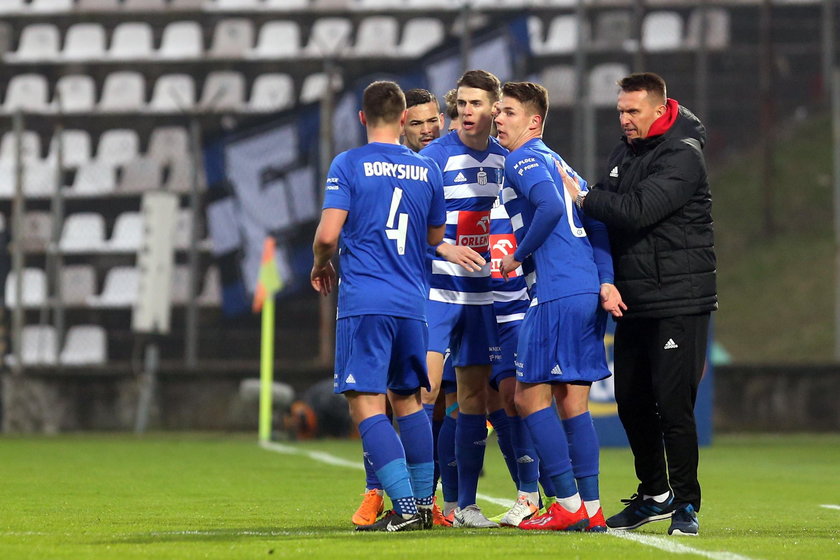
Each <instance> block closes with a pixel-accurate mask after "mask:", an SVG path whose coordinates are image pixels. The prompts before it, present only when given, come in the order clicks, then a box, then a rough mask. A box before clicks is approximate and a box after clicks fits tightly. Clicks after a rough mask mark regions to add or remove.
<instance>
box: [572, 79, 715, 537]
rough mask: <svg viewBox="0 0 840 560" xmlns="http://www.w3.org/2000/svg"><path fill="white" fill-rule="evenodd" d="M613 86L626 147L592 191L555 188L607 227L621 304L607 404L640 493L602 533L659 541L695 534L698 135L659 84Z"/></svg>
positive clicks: (702, 294)
mask: <svg viewBox="0 0 840 560" xmlns="http://www.w3.org/2000/svg"><path fill="white" fill-rule="evenodd" d="M619 87H620V88H621V90H620V92H619V94H618V112H619V119H620V122H621V127H622V130H623V132H624V137H623V138H622V141H621V143H620V144H619V145H618V146H617V147H616V148H615V150H613V152H612V155H611V156H610V159H609V163H608V165H607V170H606V172H607V176H606V177H604V178H603V179H602V180H601V181H600V182H599V183H598V184H596V185H595V186H594V187H593V188H592V190H591V191H590V192H585V191H584V192H581V191H580V189H579V188H578V185H577V183H576V182H575V181H574V180H572V179H569V178H568V176H566V177H564V184H565V186H566V188H567V190H569V192H570V194H571V195H572V196H573V197H574V200H575V202H576V204H577V205H578V207H579V208H581V209H582V210H583V211H584V212H586V213H587V214H588V215H590V216H592V217H594V218H596V219H598V220H600V221H602V222H604V223H605V224H606V225H607V228H608V230H609V234H610V242H611V244H612V255H613V264H614V267H615V285H616V287H617V288H618V290H619V292H620V293H621V296H622V298H623V301H624V304H625V305H626V311H625V312H624V316H623V317H622V318H621V319H619V320H618V324H617V327H616V332H615V398H616V402H617V403H618V414H619V417H620V418H621V422H622V424H623V425H624V429H625V431H626V432H627V438H628V440H629V441H630V447H631V448H632V450H633V455H634V457H635V463H636V476H637V477H638V478H639V481H640V484H639V488H638V492H637V494H635V495H634V496H633V497H632V498H631V499H630V500H625V503H626V504H627V507H626V508H625V509H624V510H623V511H622V512H620V513H618V514H616V515H614V516H612V517H610V518H609V519H608V520H607V525H608V526H609V527H612V528H615V529H635V528H636V527H638V526H640V525H643V524H644V523H647V522H649V521H657V520H660V519H667V518H671V526H670V528H669V529H668V534H676V535H683V534H688V535H695V534H697V533H698V531H699V525H698V522H697V515H696V511H699V510H700V484H699V483H698V481H697V462H698V450H697V429H696V425H695V422H694V402H695V400H696V396H697V387H698V385H699V383H700V378H701V376H702V374H703V368H704V365H705V355H706V346H707V338H708V328H709V316H710V312H711V311H713V310H715V309H716V308H717V293H716V288H715V252H714V238H713V232H712V229H713V228H712V214H711V209H712V197H711V192H710V190H709V182H708V179H707V177H706V165H705V162H704V160H703V152H702V149H703V145H704V143H705V140H706V132H705V129H704V127H703V125H702V123H701V122H700V121H699V120H698V119H697V117H696V116H694V115H693V114H692V113H691V112H690V111H688V110H687V109H685V108H684V107H680V106H679V104H678V103H677V102H676V101H674V100H673V99H668V98H667V96H666V90H665V82H664V80H662V78H661V77H659V76H657V75H656V74H652V73H642V74H632V75H630V76H627V77H626V78H624V79H623V80H621V81H620V82H619ZM666 458H667V463H666ZM666 465H667V466H666Z"/></svg>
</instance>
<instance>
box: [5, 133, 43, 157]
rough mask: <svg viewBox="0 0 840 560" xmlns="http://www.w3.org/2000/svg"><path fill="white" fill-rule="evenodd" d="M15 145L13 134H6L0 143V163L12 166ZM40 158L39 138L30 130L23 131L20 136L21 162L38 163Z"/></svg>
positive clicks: (15, 155)
mask: <svg viewBox="0 0 840 560" xmlns="http://www.w3.org/2000/svg"><path fill="white" fill-rule="evenodd" d="M16 145H17V143H16V141H15V136H14V133H12V132H6V133H4V134H3V140H2V141H0V162H2V163H6V164H12V163H14V162H15V159H16V157H17V147H16ZM40 158H41V138H40V136H38V134H37V133H36V132H34V131H32V130H24V131H23V134H22V136H21V160H22V161H23V162H24V163H30V162H33V161H38V160H39V159H40Z"/></svg>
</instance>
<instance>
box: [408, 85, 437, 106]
mask: <svg viewBox="0 0 840 560" xmlns="http://www.w3.org/2000/svg"><path fill="white" fill-rule="evenodd" d="M437 102H438V100H437V97H435V94H434V93H432V92H431V91H429V90H427V89H423V88H414V89H407V90H405V108H406V109H411V108H412V107H414V106H415V105H425V104H426V103H434V104H435V105H437Z"/></svg>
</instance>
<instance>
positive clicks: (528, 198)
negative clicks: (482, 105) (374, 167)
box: [496, 82, 623, 531]
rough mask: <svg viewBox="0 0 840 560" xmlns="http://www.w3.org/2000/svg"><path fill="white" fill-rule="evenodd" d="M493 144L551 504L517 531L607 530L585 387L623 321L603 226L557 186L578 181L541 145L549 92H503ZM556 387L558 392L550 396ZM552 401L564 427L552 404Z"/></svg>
mask: <svg viewBox="0 0 840 560" xmlns="http://www.w3.org/2000/svg"><path fill="white" fill-rule="evenodd" d="M499 109H500V112H499V114H498V116H497V117H496V128H497V131H498V137H499V141H500V142H501V143H502V145H503V146H505V147H507V148H508V149H509V150H511V153H510V154H509V155H508V157H507V159H506V162H505V177H506V183H505V189H504V192H503V193H502V197H503V200H504V203H505V207H506V209H507V211H508V214H509V215H510V217H511V223H512V225H513V228H514V232H515V235H516V239H517V241H518V247H517V249H516V251H515V252H513V253H512V254H509V255H505V256H504V257H503V258H502V261H501V263H500V267H499V268H500V271H501V273H502V275H503V276H509V275H510V274H511V273H512V272H513V271H514V270H516V268H518V267H519V266H520V265H521V266H522V268H523V271H524V273H525V277H526V281H527V283H528V286H529V292H530V296H531V306H530V307H529V308H528V311H527V313H526V315H525V319H524V321H523V324H522V329H521V331H520V338H519V345H518V351H517V367H516V375H517V387H516V396H515V401H516V408H517V410H518V412H519V415H520V416H521V417H522V421H523V423H524V424H525V425H526V427H527V429H528V431H529V432H530V434H531V437H532V439H533V442H534V446H535V447H536V450H537V454H538V455H539V459H540V470H541V471H542V472H543V474H544V475H546V476H548V477H549V478H550V479H551V481H552V483H553V484H554V487H555V490H556V493H557V502H555V503H553V504H552V505H551V507H549V508H548V510H547V511H546V513H545V514H544V515H542V516H537V517H532V518H531V519H528V520H526V521H523V522H522V523H520V525H519V527H520V528H521V529H549V530H586V529H589V530H593V531H602V530H606V524H605V522H604V517H603V512H602V511H601V507H600V498H599V495H598V470H599V451H598V439H597V435H596V433H595V428H594V426H593V424H592V418H591V416H590V414H589V410H588V402H589V388H590V386H591V384H592V383H593V382H595V381H598V380H600V379H604V378H605V377H607V376H609V375H610V371H609V369H608V368H607V363H606V355H605V352H604V341H603V338H604V332H605V328H606V313H605V312H604V311H602V309H601V308H603V309H604V310H607V311H610V312H612V313H613V314H614V315H621V312H622V307H623V302H622V301H621V296H620V294H619V293H618V291H617V290H616V289H615V286H613V284H612V282H613V271H612V260H611V258H610V252H609V242H608V238H607V237H606V229H605V228H604V226H603V224H600V223H599V222H596V221H594V220H591V221H590V220H583V221H582V217H581V214H579V213H578V211H577V208H576V207H575V206H574V204H573V202H572V200H571V197H570V196H568V194H567V193H566V191H565V189H564V188H563V180H562V178H561V175H560V169H561V168H563V169H566V170H567V172H568V173H570V174H572V175H576V174H575V173H574V171H573V170H572V169H571V168H570V167H568V165H567V164H566V162H564V161H563V159H562V158H561V157H560V156H559V155H558V154H557V153H555V152H553V151H551V150H550V149H549V148H548V147H547V146H546V145H545V144H544V143H543V141H542V131H543V126H544V123H545V116H546V113H547V112H548V92H547V91H546V89H545V88H544V87H542V86H541V85H538V84H534V83H530V82H510V83H507V84H505V85H504V87H503V88H502V100H501V102H500V104H499ZM553 385H559V387H558V388H557V389H556V390H554V391H553ZM553 394H554V395H555V396H556V397H558V402H557V406H558V409H559V410H560V415H561V416H562V418H563V420H562V422H561V420H560V418H559V417H558V415H557V413H556V411H555V410H554V407H553V406H552V396H553Z"/></svg>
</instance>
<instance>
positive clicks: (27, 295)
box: [5, 268, 47, 308]
mask: <svg viewBox="0 0 840 560" xmlns="http://www.w3.org/2000/svg"><path fill="white" fill-rule="evenodd" d="M22 280H23V282H22V290H21V304H22V305H21V306H22V307H39V306H41V305H44V304H45V303H46V302H47V275H46V273H45V272H44V271H43V270H41V269H40V268H24V269H23V279H22ZM5 294H6V307H9V308H14V307H17V274H15V271H14V270H12V271H11V272H9V275H8V276H6V291H5Z"/></svg>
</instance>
